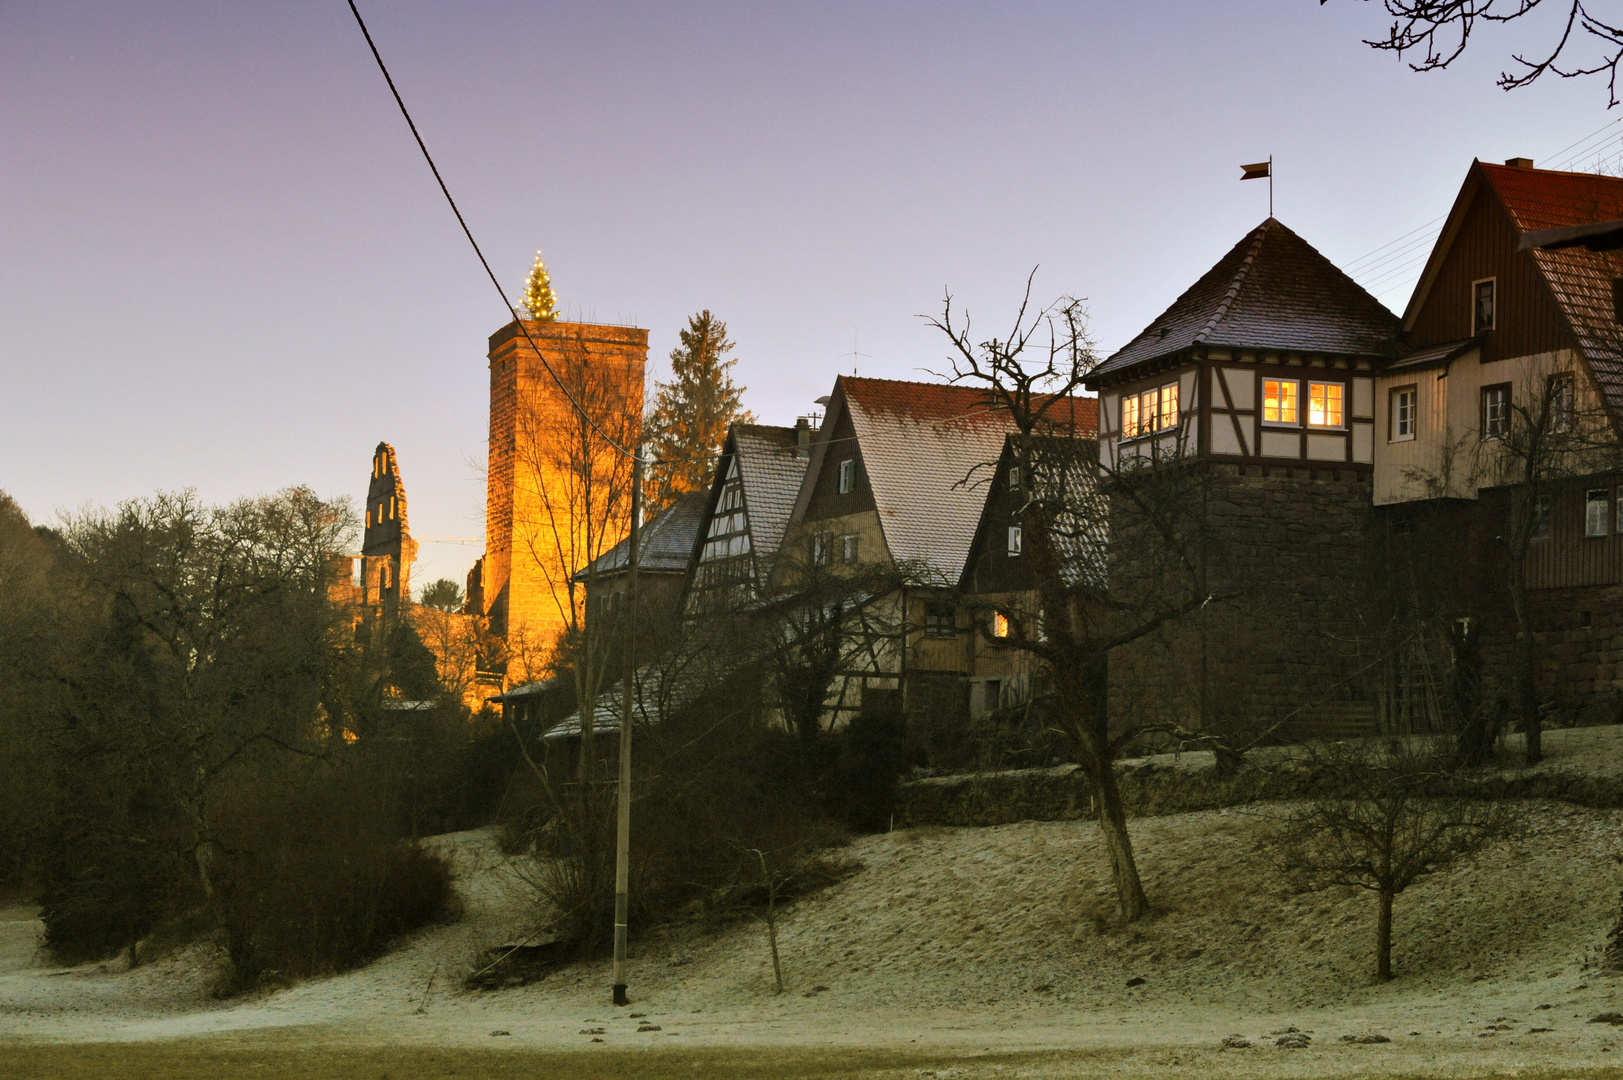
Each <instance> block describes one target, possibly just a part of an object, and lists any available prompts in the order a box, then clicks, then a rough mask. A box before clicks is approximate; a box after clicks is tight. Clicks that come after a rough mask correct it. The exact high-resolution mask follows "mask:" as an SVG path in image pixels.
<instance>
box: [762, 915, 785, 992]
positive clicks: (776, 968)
mask: <svg viewBox="0 0 1623 1080" xmlns="http://www.w3.org/2000/svg"><path fill="white" fill-rule="evenodd" d="M776 900H777V895H776V893H775V892H772V891H768V893H767V894H766V937H767V940H768V941H769V942H771V943H772V977H773V978H774V979H776V980H777V983H778V989H777V993H780V994H781V993H783V965H782V964H780V963H778V920H777V918H776V913H775V912H774V911H773V908H774V907H776V906H777V905H776V904H775V903H774V901H776Z"/></svg>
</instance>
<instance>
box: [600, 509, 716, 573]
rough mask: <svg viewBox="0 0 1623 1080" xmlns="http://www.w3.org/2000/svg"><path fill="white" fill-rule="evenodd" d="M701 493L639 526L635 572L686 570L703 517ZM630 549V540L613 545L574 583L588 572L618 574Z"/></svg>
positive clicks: (627, 538)
mask: <svg viewBox="0 0 1623 1080" xmlns="http://www.w3.org/2000/svg"><path fill="white" fill-rule="evenodd" d="M708 494H709V493H708V492H705V491H690V492H688V493H687V494H686V495H683V496H682V497H681V498H679V499H677V500H676V501H675V502H674V503H672V504H671V505H670V506H668V507H666V508H665V509H664V510H663V511H661V512H660V514H659V516H658V517H656V518H654V519H653V520H652V521H650V522H648V523H647V524H646V525H644V526H643V527H642V561H641V563H640V564H639V565H638V569H639V570H646V571H648V572H649V573H653V574H680V573H682V572H683V571H685V570H686V569H687V566H688V556H689V555H691V554H692V553H693V541H694V540H695V539H697V538H698V535H699V525H700V522H701V521H702V520H703V518H704V504H705V498H706V497H707V495H708ZM630 550H631V538H630V537H626V539H624V540H622V541H620V542H619V543H618V544H615V545H614V546H613V547H612V548H610V549H609V550H608V551H605V552H604V553H603V554H601V555H599V556H598V557H597V559H596V561H594V562H593V563H592V565H591V566H590V567H588V568H587V569H586V570H581V571H578V572H577V573H576V574H575V580H576V581H585V580H586V575H587V573H588V571H590V572H592V573H596V574H618V573H621V572H623V571H624V570H625V568H626V553H627V552H629V551H630Z"/></svg>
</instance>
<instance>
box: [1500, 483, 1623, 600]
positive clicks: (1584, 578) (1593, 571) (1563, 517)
mask: <svg viewBox="0 0 1623 1080" xmlns="http://www.w3.org/2000/svg"><path fill="white" fill-rule="evenodd" d="M1619 485H1623V476H1611V477H1603V478H1592V479H1587V480H1576V481H1572V482H1571V483H1570V484H1566V485H1563V486H1562V488H1561V489H1560V490H1559V491H1557V492H1556V493H1555V494H1554V495H1553V496H1552V498H1551V503H1550V538H1549V539H1548V540H1540V541H1535V542H1534V543H1532V544H1530V545H1529V546H1528V549H1527V587H1528V588H1530V589H1560V588H1568V587H1571V586H1575V585H1618V584H1623V535H1619V534H1618V532H1617V495H1618V487H1619ZM1594 488H1604V489H1605V490H1606V491H1607V492H1608V493H1609V496H1610V498H1609V501H1608V502H1607V506H1606V535H1605V536H1585V535H1584V502H1585V496H1586V493H1587V492H1588V491H1590V490H1591V489H1594ZM1496 503H1497V505H1495V507H1494V510H1495V511H1497V512H1499V513H1501V514H1504V513H1508V507H1509V502H1508V500H1507V498H1506V497H1505V496H1504V495H1503V494H1502V493H1501V495H1500V498H1499V499H1498V500H1496ZM1501 520H1503V518H1501Z"/></svg>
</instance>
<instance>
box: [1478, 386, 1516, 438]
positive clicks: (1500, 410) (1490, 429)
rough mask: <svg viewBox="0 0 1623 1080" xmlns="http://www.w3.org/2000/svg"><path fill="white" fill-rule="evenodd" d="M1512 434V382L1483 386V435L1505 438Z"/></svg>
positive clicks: (1485, 436)
mask: <svg viewBox="0 0 1623 1080" xmlns="http://www.w3.org/2000/svg"><path fill="white" fill-rule="evenodd" d="M1509 434H1510V384H1509V383H1501V384H1500V385H1498V386H1484V387H1483V388H1482V437H1483V438H1484V439H1503V438H1504V437H1505V436H1506V435H1509Z"/></svg>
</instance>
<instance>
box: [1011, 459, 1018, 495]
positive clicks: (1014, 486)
mask: <svg viewBox="0 0 1623 1080" xmlns="http://www.w3.org/2000/svg"><path fill="white" fill-rule="evenodd" d="M1009 490H1010V491H1019V490H1020V466H1018V465H1010V466H1009Z"/></svg>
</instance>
